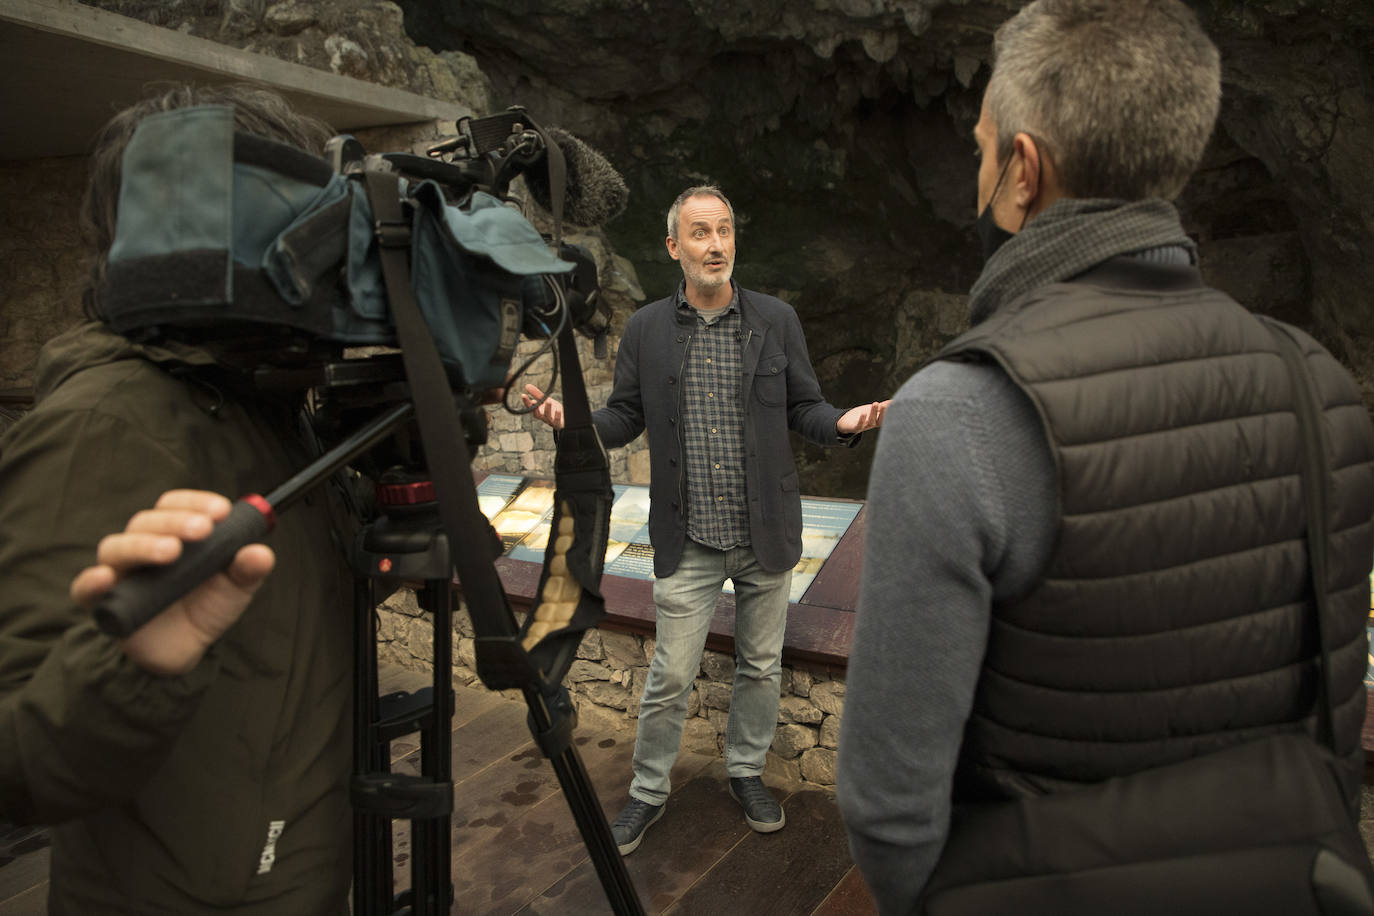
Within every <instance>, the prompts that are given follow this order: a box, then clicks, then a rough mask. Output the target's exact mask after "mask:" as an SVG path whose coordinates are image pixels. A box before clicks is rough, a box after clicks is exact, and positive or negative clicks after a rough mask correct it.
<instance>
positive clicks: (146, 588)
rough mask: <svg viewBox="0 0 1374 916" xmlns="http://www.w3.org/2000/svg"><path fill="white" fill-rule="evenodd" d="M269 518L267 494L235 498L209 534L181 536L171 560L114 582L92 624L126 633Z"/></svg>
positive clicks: (223, 562) (257, 533)
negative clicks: (190, 537) (195, 537)
mask: <svg viewBox="0 0 1374 916" xmlns="http://www.w3.org/2000/svg"><path fill="white" fill-rule="evenodd" d="M272 523H273V512H272V506H271V504H270V503H268V502H267V500H265V499H263V498H262V497H261V496H258V495H257V494H252V495H250V496H246V497H244V498H243V499H240V500H239V501H238V502H236V503H234V507H233V509H231V510H230V511H229V515H228V516H227V517H226V518H225V519H224V521H222V522H219V523H218V524H216V525H215V528H214V530H213V531H211V532H210V536H209V537H207V538H206V539H205V540H203V541H186V542H184V543H183V544H182V549H181V556H179V557H177V559H176V560H174V561H173V562H171V563H169V564H168V565H166V566H143V567H140V568H139V569H135V570H133V571H131V572H129V573H128V574H127V575H125V576H124V578H122V579H120V580H119V581H118V582H117V583H115V586H114V588H112V589H110V591H109V592H108V593H106V595H105V597H104V598H103V599H101V601H100V603H99V604H98V605H97V606H96V608H95V612H94V613H95V622H96V626H98V627H100V629H101V630H102V631H104V632H105V633H108V634H110V635H111V636H117V637H121V638H122V637H125V636H128V635H129V634H130V633H132V632H133V631H134V630H137V629H138V628H139V627H141V626H143V624H145V623H147V622H148V621H149V620H151V619H152V618H154V617H156V616H157V615H158V614H159V613H161V612H162V611H163V610H165V609H166V608H167V607H168V606H170V605H171V604H172V603H173V602H175V601H176V600H177V599H178V598H180V597H182V596H183V595H185V594H186V593H187V592H189V591H191V590H192V589H194V588H195V587H196V586H198V585H200V584H201V583H202V582H204V581H205V580H206V579H209V578H210V577H211V576H213V575H214V574H215V573H217V572H219V571H220V570H222V569H224V568H225V567H226V566H228V565H229V563H230V562H231V561H232V560H233V559H234V555H235V554H236V553H238V552H239V549H240V548H242V547H246V546H248V545H249V544H253V543H256V542H258V541H260V540H262V537H263V535H265V534H266V533H267V532H268V531H270V530H271V528H272Z"/></svg>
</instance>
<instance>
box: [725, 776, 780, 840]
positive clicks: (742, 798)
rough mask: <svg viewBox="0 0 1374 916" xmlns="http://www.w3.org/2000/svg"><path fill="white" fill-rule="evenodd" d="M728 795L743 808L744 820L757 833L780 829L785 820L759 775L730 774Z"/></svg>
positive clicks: (776, 802)
mask: <svg viewBox="0 0 1374 916" xmlns="http://www.w3.org/2000/svg"><path fill="white" fill-rule="evenodd" d="M730 797H731V798H733V799H734V800H735V801H737V802H739V803H740V806H741V807H742V808H744V821H745V823H747V824H748V825H749V826H750V827H753V828H754V830H756V831H757V832H759V833H772V832H773V831H774V830H781V829H782V825H783V824H785V823H786V822H787V818H786V816H784V815H783V813H782V805H780V804H778V800H777V799H776V798H774V797H773V793H772V792H769V791H768V787H767V786H765V785H764V784H763V778H762V777H759V776H731V777H730Z"/></svg>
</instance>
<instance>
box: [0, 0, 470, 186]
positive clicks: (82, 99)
mask: <svg viewBox="0 0 1374 916" xmlns="http://www.w3.org/2000/svg"><path fill="white" fill-rule="evenodd" d="M0 61H4V77H3V79H0V117H3V125H2V126H0V159H32V158H38V157H46V156H72V155H84V154H85V153H86V152H87V151H88V147H89V144H90V141H91V138H92V137H93V136H94V135H95V132H96V131H97V130H98V129H99V128H100V126H101V125H102V124H104V123H105V121H107V120H108V119H109V118H110V116H111V115H112V114H114V113H115V112H116V111H118V110H119V109H121V108H123V107H125V106H127V105H129V104H131V103H133V102H135V101H137V100H138V99H140V98H142V97H143V96H144V95H145V94H146V87H148V86H149V85H150V84H155V83H158V82H169V81H175V82H194V83H197V84H201V85H218V84H221V83H229V82H248V83H256V84H259V85H263V86H267V87H270V88H272V89H275V90H277V91H278V92H280V93H281V94H282V95H284V96H286V98H287V99H289V100H290V101H291V103H292V104H293V105H295V106H296V107H297V108H298V109H300V110H301V111H303V112H305V113H307V114H311V115H314V116H315V117H317V118H320V119H321V120H323V121H325V122H326V123H328V124H330V125H332V126H333V127H334V128H335V129H336V130H339V131H351V130H357V129H361V128H365V127H379V126H384V125H392V124H406V123H413V122H419V121H430V120H434V119H442V120H448V121H454V120H457V119H458V118H459V117H462V116H463V115H466V114H471V112H469V111H468V110H467V109H466V108H465V107H463V106H461V105H458V104H455V103H452V102H442V101H438V100H435V99H429V98H425V97H424V96H420V95H416V94H415V93H412V92H404V91H402V90H399V89H390V88H387V87H384V86H377V85H375V84H373V83H367V82H364V81H362V80H357V79H353V78H351V77H346V76H339V75H337V74H334V73H326V72H324V71H321V70H314V69H311V68H309V67H303V66H300V65H299V64H292V63H287V62H286V61H282V60H278V59H277V58H274V57H267V56H265V55H262V54H254V53H252V52H249V51H241V50H239V49H237V48H231V47H229V46H227V45H222V44H218V43H217V42H213V41H208V40H206V39H204V38H196V37H194V36H191V35H185V34H182V33H181V32H176V31H173V30H172V29H164V28H161V27H159V26H152V25H148V24H147V23H144V22H139V21H138V20H136V19H130V18H128V17H126V16H120V15H117V14H115V13H110V12H106V11H104V10H99V9H95V8H94V7H90V6H84V5H82V4H80V3H76V2H73V0H4V2H3V3H0Z"/></svg>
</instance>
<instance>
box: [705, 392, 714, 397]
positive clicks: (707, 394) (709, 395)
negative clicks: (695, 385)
mask: <svg viewBox="0 0 1374 916" xmlns="http://www.w3.org/2000/svg"><path fill="white" fill-rule="evenodd" d="M706 396H707V397H708V398H713V397H715V396H716V393H715V392H714V391H708V392H706Z"/></svg>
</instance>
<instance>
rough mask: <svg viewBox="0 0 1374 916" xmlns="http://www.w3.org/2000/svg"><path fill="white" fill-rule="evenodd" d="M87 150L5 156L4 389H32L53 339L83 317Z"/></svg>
mask: <svg viewBox="0 0 1374 916" xmlns="http://www.w3.org/2000/svg"><path fill="white" fill-rule="evenodd" d="M85 184H86V159H85V157H84V156H76V157H63V158H59V159H40V160H34V161H29V162H22V161H19V162H16V161H5V162H0V213H4V214H5V218H4V219H3V220H0V389H7V388H28V387H30V386H31V385H32V384H33V368H34V362H35V360H37V358H38V351H39V350H40V349H41V348H42V346H43V344H44V343H46V342H47V341H48V339H49V338H51V337H53V336H55V335H56V334H59V333H61V332H62V331H64V330H66V329H67V328H69V327H71V326H72V325H73V324H75V323H76V322H78V321H80V320H81V290H82V289H83V288H84V287H85V283H86V271H87V261H86V255H85V252H84V250H83V248H82V245H81V232H80V228H79V222H78V220H77V214H78V212H79V211H80V208H81V196H82V194H83V192H84V190H85Z"/></svg>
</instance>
